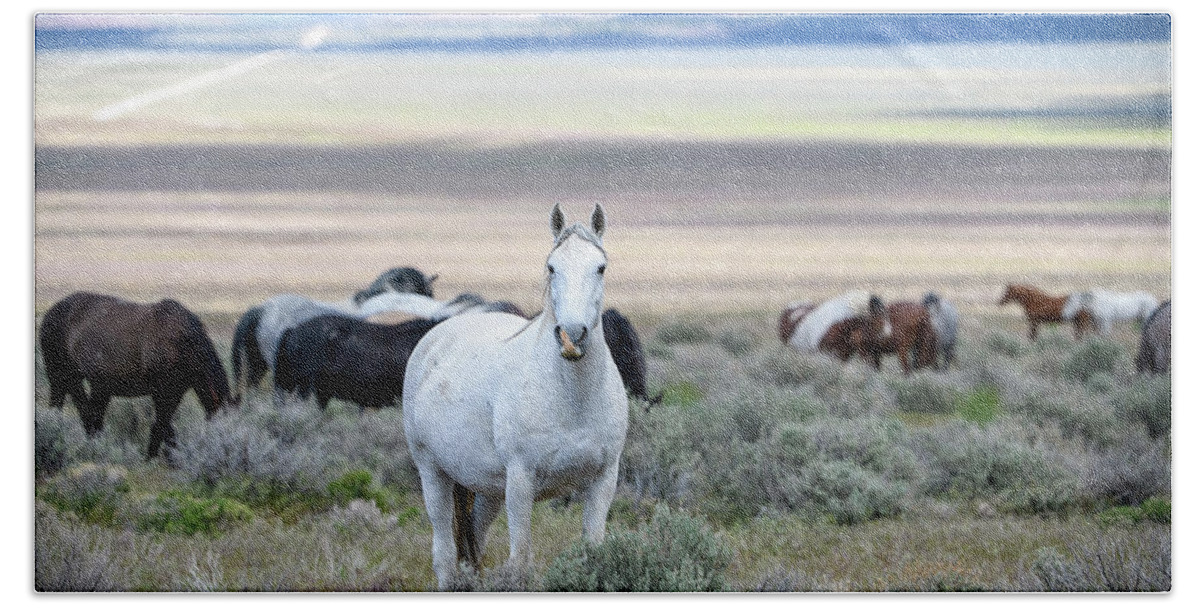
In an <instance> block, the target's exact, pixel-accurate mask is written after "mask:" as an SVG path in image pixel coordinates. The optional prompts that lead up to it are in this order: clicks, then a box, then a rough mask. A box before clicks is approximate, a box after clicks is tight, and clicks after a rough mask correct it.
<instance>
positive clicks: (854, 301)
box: [787, 290, 871, 353]
mask: <svg viewBox="0 0 1200 608" xmlns="http://www.w3.org/2000/svg"><path fill="white" fill-rule="evenodd" d="M870 299H871V294H870V293H868V292H866V291H861V290H859V291H851V292H847V293H844V294H842V295H840V296H838V297H836V298H831V299H829V300H826V301H824V302H821V303H820V304H818V305H817V307H816V308H813V309H812V310H811V311H809V312H808V313H806V314H805V315H804V318H803V319H801V321H800V323H799V324H798V325H796V329H795V330H793V331H792V335H791V337H789V338H788V341H787V343H788V345H789V346H791V347H792V348H794V349H796V350H798V351H800V352H802V353H815V352H817V350H818V346H819V345H820V343H821V338H824V337H825V334H827V333H829V328H830V327H833V325H834V324H835V323H838V322H840V321H845V320H846V319H849V318H851V317H856V316H859V315H863V314H866V313H867V305H868V302H869V300H870Z"/></svg>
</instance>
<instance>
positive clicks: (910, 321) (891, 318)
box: [859, 302, 937, 375]
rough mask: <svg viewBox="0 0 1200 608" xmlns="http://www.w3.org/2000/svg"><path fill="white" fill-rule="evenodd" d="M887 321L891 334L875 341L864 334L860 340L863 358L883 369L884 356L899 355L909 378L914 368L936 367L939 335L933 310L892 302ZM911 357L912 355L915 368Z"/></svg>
mask: <svg viewBox="0 0 1200 608" xmlns="http://www.w3.org/2000/svg"><path fill="white" fill-rule="evenodd" d="M887 318H888V322H889V323H890V325H891V330H892V331H891V333H890V335H887V336H882V337H879V338H874V337H872V336H871V334H863V339H861V340H860V341H859V346H860V351H859V353H860V354H861V355H862V356H863V358H866V359H869V360H870V361H871V364H872V365H874V366H875V369H879V368H880V364H881V362H882V361H881V360H882V358H883V355H886V354H895V355H896V357H897V358H899V359H900V369H902V370H904V373H905V374H906V375H907V374H909V373H911V372H912V370H914V369H921V368H923V367H932V366H933V365H934V363H935V362H936V360H937V334H936V333H935V332H934V329H933V322H932V321H931V320H930V318H929V311H927V310H925V307H924V306H922V305H920V304H917V303H916V302H892V303H891V304H888V306H887ZM909 356H912V363H911V365H910V363H909Z"/></svg>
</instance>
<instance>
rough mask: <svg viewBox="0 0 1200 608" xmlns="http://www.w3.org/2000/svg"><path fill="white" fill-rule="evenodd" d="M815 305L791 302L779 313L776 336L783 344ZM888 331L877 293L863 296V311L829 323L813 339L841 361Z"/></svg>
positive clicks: (884, 338)
mask: <svg viewBox="0 0 1200 608" xmlns="http://www.w3.org/2000/svg"><path fill="white" fill-rule="evenodd" d="M816 308H817V305H815V304H812V303H810V302H794V303H792V304H790V305H788V307H787V308H786V309H784V311H783V312H782V313H781V314H780V316H779V328H778V330H779V339H780V340H781V341H782V342H783V343H784V344H790V343H791V339H792V334H793V333H795V331H796V327H797V326H799V325H800V323H802V322H803V321H804V319H805V317H807V316H808V314H809V313H811V312H812V311H813V310H815V309H816ZM891 331H892V330H891V326H890V321H889V320H888V315H887V309H886V307H884V305H883V300H882V299H880V298H879V296H870V298H869V299H868V300H867V311H866V312H865V313H863V314H859V315H855V316H851V317H849V318H845V319H842V320H840V321H837V322H835V323H833V324H832V325H831V326H830V327H829V329H828V330H826V331H825V334H824V335H823V336H821V339H820V341H819V342H818V343H817V351H818V352H823V353H826V354H829V355H832V356H834V357H836V358H838V359H840V360H842V361H849V360H850V357H852V356H854V354H855V353H863V352H866V351H864V344H879V343H882V342H883V341H885V340H886V339H888V338H889V337H890V336H891ZM864 358H866V355H864ZM876 368H878V365H876Z"/></svg>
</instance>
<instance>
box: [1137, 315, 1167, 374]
mask: <svg viewBox="0 0 1200 608" xmlns="http://www.w3.org/2000/svg"><path fill="white" fill-rule="evenodd" d="M1134 362H1135V364H1136V365H1137V371H1138V373H1139V374H1141V373H1147V374H1152V375H1153V374H1166V373H1169V372H1170V371H1171V301H1170V300H1167V301H1166V302H1163V303H1162V304H1160V305H1159V306H1158V308H1156V309H1154V312H1153V313H1151V314H1150V317H1149V318H1148V319H1146V323H1145V324H1143V325H1142V339H1141V342H1140V343H1139V344H1138V353H1137V359H1135V360H1134Z"/></svg>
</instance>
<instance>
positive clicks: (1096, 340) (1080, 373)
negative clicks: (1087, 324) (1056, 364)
mask: <svg viewBox="0 0 1200 608" xmlns="http://www.w3.org/2000/svg"><path fill="white" fill-rule="evenodd" d="M1127 356H1128V355H1127V354H1126V353H1125V349H1124V348H1122V347H1121V345H1120V344H1119V343H1117V342H1115V341H1113V340H1111V339H1108V338H1104V337H1102V336H1091V337H1089V338H1088V339H1086V340H1084V341H1083V342H1082V343H1081V344H1080V345H1078V346H1076V347H1075V348H1074V349H1072V350H1071V352H1070V354H1069V355H1067V358H1066V360H1065V361H1064V362H1063V366H1062V373H1063V377H1064V378H1066V379H1068V380H1075V381H1078V382H1087V380H1088V379H1089V378H1091V377H1092V376H1094V375H1096V374H1100V373H1107V374H1113V373H1115V372H1116V371H1117V364H1118V363H1119V362H1120V361H1121V360H1122V359H1124V358H1126V357H1127Z"/></svg>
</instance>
